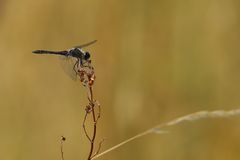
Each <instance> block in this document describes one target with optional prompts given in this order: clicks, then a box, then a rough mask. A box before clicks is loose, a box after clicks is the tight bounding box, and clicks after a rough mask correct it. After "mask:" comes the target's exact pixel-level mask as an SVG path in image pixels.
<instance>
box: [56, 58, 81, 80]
mask: <svg viewBox="0 0 240 160" xmlns="http://www.w3.org/2000/svg"><path fill="white" fill-rule="evenodd" d="M59 59H60V65H61V67H62V69H63V71H64V72H65V73H66V74H67V75H68V76H69V77H70V78H71V79H72V80H74V81H76V80H77V74H76V72H75V70H74V65H75V64H76V62H77V59H76V58H74V57H71V56H59Z"/></svg>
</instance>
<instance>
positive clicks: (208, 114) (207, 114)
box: [92, 109, 240, 159]
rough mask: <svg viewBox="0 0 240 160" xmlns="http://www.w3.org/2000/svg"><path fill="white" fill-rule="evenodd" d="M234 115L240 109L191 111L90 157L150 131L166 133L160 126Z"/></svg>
mask: <svg viewBox="0 0 240 160" xmlns="http://www.w3.org/2000/svg"><path fill="white" fill-rule="evenodd" d="M235 115H240V109H235V110H230V111H224V110H216V111H200V112H196V113H192V114H188V115H186V116H183V117H179V118H176V119H174V120H172V121H169V122H167V123H163V124H160V125H157V126H155V127H153V128H150V129H148V130H146V131H144V132H142V133H140V134H137V135H135V136H133V137H131V138H129V139H127V140H125V141H123V142H121V143H119V144H117V145H115V146H113V147H111V148H109V149H107V150H105V151H104V152H102V153H100V154H98V155H96V156H95V157H93V158H92V159H96V158H99V157H101V156H103V155H105V154H106V153H108V152H110V151H113V150H115V149H117V148H119V147H120V146H122V145H124V144H126V143H128V142H130V141H133V140H135V139H137V138H140V137H142V136H145V135H147V134H150V133H156V134H164V133H167V132H166V131H164V130H162V128H164V127H168V126H173V125H177V124H180V123H182V122H185V121H191V122H192V121H196V120H200V119H205V118H226V117H232V116H235Z"/></svg>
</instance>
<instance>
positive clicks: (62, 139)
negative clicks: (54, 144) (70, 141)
mask: <svg viewBox="0 0 240 160" xmlns="http://www.w3.org/2000/svg"><path fill="white" fill-rule="evenodd" d="M65 140H66V138H65V137H63V136H61V160H64V156H63V142H64V141H65Z"/></svg>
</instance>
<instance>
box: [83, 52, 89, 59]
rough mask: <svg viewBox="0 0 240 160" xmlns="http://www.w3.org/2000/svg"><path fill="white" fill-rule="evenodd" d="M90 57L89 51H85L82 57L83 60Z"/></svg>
mask: <svg viewBox="0 0 240 160" xmlns="http://www.w3.org/2000/svg"><path fill="white" fill-rule="evenodd" d="M89 58H90V53H89V52H86V53H85V55H84V59H85V60H88V59H89Z"/></svg>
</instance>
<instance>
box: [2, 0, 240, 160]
mask: <svg viewBox="0 0 240 160" xmlns="http://www.w3.org/2000/svg"><path fill="white" fill-rule="evenodd" d="M239 9H240V1H238V0H228V1H226V0H220V1H207V0H203V1H200V0H192V1H179V0H171V1H167V0H165V1H164V0H148V1H147V0H145V1H144V0H132V1H126V0H125V1H110V0H109V1H107V0H105V1H99V0H90V1H87V0H85V1H74V0H69V1H57V0H38V1H31V0H22V1H17V0H12V1H6V0H1V1H0V54H1V58H0V73H1V77H0V82H1V83H0V126H1V132H0V137H1V143H0V153H1V154H0V155H1V159H3V160H20V159H24V160H32V159H34V160H42V159H51V160H53V159H55V160H56V159H60V136H61V135H64V136H65V137H66V138H67V140H66V142H65V145H64V154H65V159H66V160H72V159H85V158H86V156H87V153H88V150H89V144H88V141H87V139H86V137H85V135H84V133H83V130H82V120H83V115H84V107H85V105H86V103H87V101H86V93H85V90H84V88H83V87H82V86H81V85H80V83H79V82H74V81H72V80H71V79H70V78H68V77H67V76H66V75H65V74H64V72H63V71H62V69H61V67H60V66H59V64H58V58H57V57H56V56H48V55H34V54H32V53H31V51H32V50H35V49H52V50H62V49H66V48H70V47H72V46H75V45H78V44H81V43H85V42H88V41H91V40H93V39H97V40H98V43H96V44H94V45H92V46H89V47H88V48H86V49H87V50H89V51H90V53H91V55H92V61H93V64H94V66H95V70H96V76H97V79H96V83H95V85H94V91H95V97H96V99H98V100H99V102H100V103H101V105H102V117H101V119H100V121H99V124H98V139H97V140H100V139H101V138H102V137H106V138H107V140H106V141H105V142H104V145H103V148H102V149H103V150H104V149H107V148H109V147H111V146H113V145H115V144H117V143H119V142H121V141H122V140H124V139H127V138H128V137H131V136H133V135H135V134H136V133H139V132H141V131H143V130H145V129H147V128H150V127H152V126H154V125H156V124H158V123H161V122H165V121H168V120H170V119H173V118H175V117H178V116H181V115H184V114H187V113H191V112H195V111H199V110H206V109H207V110H215V109H226V110H228V109H234V108H236V107H238V106H239V104H240V98H239V91H240V84H239V82H240V72H239V68H240V63H239V61H240V54H239V52H240V45H239V44H240V29H239V28H240V22H239V19H240V10H239ZM238 122H240V120H239V119H238V118H230V119H224V120H203V121H201V122H196V123H194V124H183V125H180V126H178V127H174V128H172V130H171V132H170V134H167V135H152V136H146V137H144V138H142V139H138V140H137V141H135V142H131V143H129V144H128V145H126V146H124V147H122V148H119V149H118V150H115V151H113V152H111V153H109V154H107V155H106V156H105V157H103V158H100V159H115V160H120V159H138V160H145V159H151V160H159V159H164V160H168V159H169V160H172V159H178V160H186V159H194V160H202V159H209V160H226V159H228V160H236V159H239V158H240V152H239V148H240V140H239V134H240V129H239V125H238Z"/></svg>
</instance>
